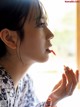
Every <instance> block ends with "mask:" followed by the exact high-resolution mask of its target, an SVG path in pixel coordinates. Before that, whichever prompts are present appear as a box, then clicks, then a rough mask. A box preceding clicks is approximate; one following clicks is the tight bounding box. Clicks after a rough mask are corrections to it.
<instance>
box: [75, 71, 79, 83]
mask: <svg viewBox="0 0 80 107" xmlns="http://www.w3.org/2000/svg"><path fill="white" fill-rule="evenodd" d="M75 75H76V80H77V82H79V70H76V73H75Z"/></svg>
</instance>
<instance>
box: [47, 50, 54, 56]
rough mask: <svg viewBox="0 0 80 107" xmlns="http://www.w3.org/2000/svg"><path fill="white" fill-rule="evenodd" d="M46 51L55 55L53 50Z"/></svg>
mask: <svg viewBox="0 0 80 107" xmlns="http://www.w3.org/2000/svg"><path fill="white" fill-rule="evenodd" d="M46 51H47V52H49V53H53V54H54V55H56V54H55V52H54V51H53V50H50V49H46Z"/></svg>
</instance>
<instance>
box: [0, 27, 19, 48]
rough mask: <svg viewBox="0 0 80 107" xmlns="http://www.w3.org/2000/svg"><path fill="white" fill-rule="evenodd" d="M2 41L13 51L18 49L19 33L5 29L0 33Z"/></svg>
mask: <svg viewBox="0 0 80 107" xmlns="http://www.w3.org/2000/svg"><path fill="white" fill-rule="evenodd" d="M0 39H1V40H2V41H3V42H4V43H5V44H6V45H7V46H8V47H9V48H11V49H16V47H17V33H16V32H15V31H11V30H8V29H3V30H2V31H1V32H0Z"/></svg>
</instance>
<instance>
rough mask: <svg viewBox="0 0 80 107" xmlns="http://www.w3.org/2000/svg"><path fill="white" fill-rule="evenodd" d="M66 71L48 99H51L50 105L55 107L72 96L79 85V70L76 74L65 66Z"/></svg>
mask: <svg viewBox="0 0 80 107" xmlns="http://www.w3.org/2000/svg"><path fill="white" fill-rule="evenodd" d="M64 71H65V73H64V74H63V75H62V79H61V80H60V81H59V82H58V84H56V86H55V87H54V89H53V90H52V93H51V94H50V95H49V97H48V99H50V105H53V106H54V105H55V104H56V103H57V102H58V101H60V100H61V99H63V98H65V97H67V96H70V95H72V93H73V91H74V89H75V87H76V85H77V83H78V80H79V71H78V70H76V72H75V73H74V72H73V70H72V69H70V68H69V67H66V66H64ZM47 101H48V100H47ZM46 103H47V102H46ZM46 107H47V106H46ZM50 107H52V106H50Z"/></svg>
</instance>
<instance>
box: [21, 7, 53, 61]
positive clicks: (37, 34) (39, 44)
mask: <svg viewBox="0 0 80 107" xmlns="http://www.w3.org/2000/svg"><path fill="white" fill-rule="evenodd" d="M32 9H33V10H32ZM32 9H31V13H30V14H29V15H31V16H29V17H31V19H30V21H29V20H28V19H27V20H26V21H25V24H24V27H23V28H24V39H23V41H22V42H21V45H20V54H21V56H22V59H24V60H27V58H29V59H30V60H33V61H37V62H45V61H47V60H48V57H49V52H48V51H47V49H49V47H51V43H50V39H52V38H53V36H54V35H53V34H52V32H51V31H50V30H49V29H48V27H47V22H46V16H45V15H44V14H43V16H41V18H40V19H39V22H38V23H36V20H38V19H37V18H38V17H39V16H38V13H39V11H40V10H39V8H38V7H33V8H32ZM36 10H37V11H36Z"/></svg>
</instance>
